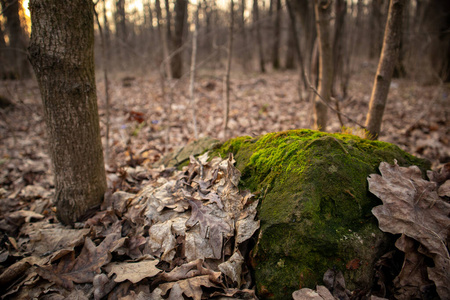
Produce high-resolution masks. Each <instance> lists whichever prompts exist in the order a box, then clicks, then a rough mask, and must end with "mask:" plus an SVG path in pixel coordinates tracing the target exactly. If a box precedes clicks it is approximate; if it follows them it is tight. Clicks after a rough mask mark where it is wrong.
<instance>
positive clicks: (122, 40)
mask: <svg viewBox="0 0 450 300" xmlns="http://www.w3.org/2000/svg"><path fill="white" fill-rule="evenodd" d="M114 16H115V20H114V21H115V25H116V42H117V44H116V47H117V48H116V50H117V55H118V57H119V61H120V62H121V63H122V64H123V63H124V62H125V49H124V45H125V44H126V43H127V35H128V30H127V23H126V12H125V0H117V1H116V13H115V15H114Z"/></svg>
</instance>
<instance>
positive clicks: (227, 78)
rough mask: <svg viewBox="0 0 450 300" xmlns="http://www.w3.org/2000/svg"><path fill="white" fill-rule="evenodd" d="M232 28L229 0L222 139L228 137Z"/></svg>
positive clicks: (231, 5)
mask: <svg viewBox="0 0 450 300" xmlns="http://www.w3.org/2000/svg"><path fill="white" fill-rule="evenodd" d="M233 27H234V2H233V0H230V27H229V30H228V58H227V70H226V72H225V76H224V79H223V102H224V116H223V136H224V139H226V138H227V136H228V119H229V114H230V73H231V59H232V57H233Z"/></svg>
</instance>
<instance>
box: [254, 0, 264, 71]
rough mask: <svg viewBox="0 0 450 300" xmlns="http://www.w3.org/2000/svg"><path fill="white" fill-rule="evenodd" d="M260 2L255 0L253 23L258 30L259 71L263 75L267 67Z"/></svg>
mask: <svg viewBox="0 0 450 300" xmlns="http://www.w3.org/2000/svg"><path fill="white" fill-rule="evenodd" d="M258 6H259V5H258V0H253V23H254V25H255V29H256V43H257V44H258V54H259V70H260V71H261V73H265V72H266V67H265V65H264V47H263V41H262V36H261V24H259V7H258Z"/></svg>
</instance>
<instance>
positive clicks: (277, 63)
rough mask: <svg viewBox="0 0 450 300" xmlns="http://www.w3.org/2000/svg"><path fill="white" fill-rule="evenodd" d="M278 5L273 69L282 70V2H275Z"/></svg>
mask: <svg viewBox="0 0 450 300" xmlns="http://www.w3.org/2000/svg"><path fill="white" fill-rule="evenodd" d="M275 1H276V3H277V11H276V14H275V20H274V24H273V27H274V33H273V34H274V39H275V40H274V42H273V48H272V67H273V68H274V69H279V68H280V27H281V26H280V24H281V0H275Z"/></svg>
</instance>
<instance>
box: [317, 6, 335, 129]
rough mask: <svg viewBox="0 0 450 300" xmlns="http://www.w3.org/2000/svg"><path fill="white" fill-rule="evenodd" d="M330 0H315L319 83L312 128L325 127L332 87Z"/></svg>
mask: <svg viewBox="0 0 450 300" xmlns="http://www.w3.org/2000/svg"><path fill="white" fill-rule="evenodd" d="M331 4H332V1H331V0H315V1H314V10H315V16H316V20H317V21H316V28H317V36H318V41H319V78H318V81H319V84H318V93H319V95H320V96H319V95H316V97H315V98H314V125H313V126H314V128H315V129H318V130H322V131H326V129H327V120H328V107H327V104H328V103H330V100H331V89H332V87H333V52H332V47H331V38H330V18H331V9H332V5H331Z"/></svg>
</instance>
